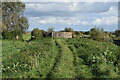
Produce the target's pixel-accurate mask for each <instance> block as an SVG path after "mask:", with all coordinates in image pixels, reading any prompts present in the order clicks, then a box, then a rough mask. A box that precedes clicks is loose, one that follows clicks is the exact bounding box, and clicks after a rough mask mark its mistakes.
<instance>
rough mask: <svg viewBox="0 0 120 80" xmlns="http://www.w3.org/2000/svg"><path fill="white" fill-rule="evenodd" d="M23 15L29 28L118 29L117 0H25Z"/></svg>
mask: <svg viewBox="0 0 120 80" xmlns="http://www.w3.org/2000/svg"><path fill="white" fill-rule="evenodd" d="M25 4H26V10H25V12H24V15H25V16H27V18H28V20H29V24H30V27H29V30H32V29H34V28H39V29H44V30H47V29H48V28H49V27H54V28H55V30H56V31H58V30H63V29H64V28H65V27H71V28H73V29H74V30H78V31H88V30H90V29H91V28H93V27H94V26H96V27H103V28H104V30H106V31H114V30H116V29H118V3H117V2H26V3H25Z"/></svg>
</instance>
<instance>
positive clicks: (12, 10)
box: [1, 2, 29, 31]
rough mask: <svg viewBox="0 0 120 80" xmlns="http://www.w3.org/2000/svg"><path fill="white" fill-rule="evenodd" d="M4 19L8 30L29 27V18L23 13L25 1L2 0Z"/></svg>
mask: <svg viewBox="0 0 120 80" xmlns="http://www.w3.org/2000/svg"><path fill="white" fill-rule="evenodd" d="M1 7H2V21H3V23H4V25H5V26H6V28H7V29H8V30H23V31H24V30H26V29H28V27H29V25H28V20H27V19H26V17H25V16H23V15H22V13H23V12H24V10H25V4H24V3H23V2H2V6H1Z"/></svg>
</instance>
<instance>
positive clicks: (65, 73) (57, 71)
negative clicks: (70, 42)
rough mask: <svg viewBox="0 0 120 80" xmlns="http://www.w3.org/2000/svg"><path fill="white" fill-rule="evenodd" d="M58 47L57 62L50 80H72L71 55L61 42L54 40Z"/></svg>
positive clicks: (73, 73)
mask: <svg viewBox="0 0 120 80" xmlns="http://www.w3.org/2000/svg"><path fill="white" fill-rule="evenodd" d="M56 44H57V46H58V49H59V50H58V51H59V52H58V54H59V61H58V62H57V64H56V66H55V67H54V70H53V72H52V73H51V77H52V78H74V76H75V71H74V66H73V61H74V59H73V54H72V52H71V51H70V49H69V48H68V47H67V46H66V45H65V44H64V43H63V42H62V41H61V39H56Z"/></svg>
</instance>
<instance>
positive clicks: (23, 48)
mask: <svg viewBox="0 0 120 80" xmlns="http://www.w3.org/2000/svg"><path fill="white" fill-rule="evenodd" d="M2 45H3V50H2V53H3V55H2V56H3V57H2V58H3V59H2V65H3V67H2V72H3V74H2V76H3V78H78V79H79V78H102V79H103V78H105V79H106V78H120V59H119V57H120V54H119V51H118V48H119V47H118V46H116V45H115V44H113V43H111V42H98V41H95V40H91V39H87V38H72V39H53V38H40V39H37V40H33V41H30V42H25V41H24V42H23V41H14V40H3V43H2Z"/></svg>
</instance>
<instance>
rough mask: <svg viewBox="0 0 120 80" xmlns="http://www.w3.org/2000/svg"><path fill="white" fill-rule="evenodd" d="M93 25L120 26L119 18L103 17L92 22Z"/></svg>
mask: <svg viewBox="0 0 120 80" xmlns="http://www.w3.org/2000/svg"><path fill="white" fill-rule="evenodd" d="M92 24H93V25H114V24H118V17H114V16H111V17H101V18H97V19H96V20H94V21H93V22H92Z"/></svg>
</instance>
